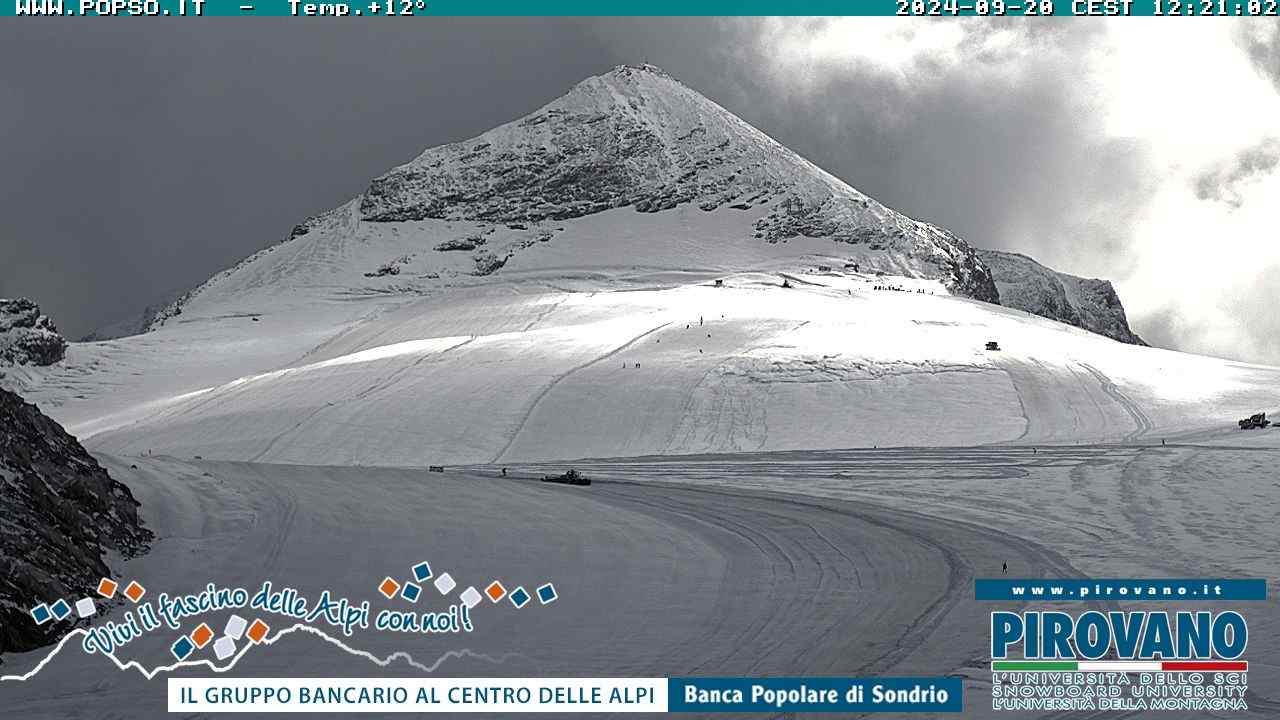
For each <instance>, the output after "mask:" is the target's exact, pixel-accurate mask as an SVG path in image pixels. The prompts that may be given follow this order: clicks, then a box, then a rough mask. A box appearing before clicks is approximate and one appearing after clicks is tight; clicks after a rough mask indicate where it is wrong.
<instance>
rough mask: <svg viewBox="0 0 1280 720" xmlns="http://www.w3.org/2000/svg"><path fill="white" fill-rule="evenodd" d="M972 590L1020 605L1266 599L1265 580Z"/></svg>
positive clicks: (999, 583) (991, 585) (1009, 585)
mask: <svg viewBox="0 0 1280 720" xmlns="http://www.w3.org/2000/svg"><path fill="white" fill-rule="evenodd" d="M973 589H974V595H975V599H977V600H995V601H1000V600H1005V601H1008V600H1012V601H1023V602H1025V601H1033V600H1043V601H1060V600H1083V601H1085V602H1092V601H1100V600H1116V601H1131V602H1136V601H1142V602H1216V601H1219V600H1231V601H1235V600H1266V599H1267V581H1266V580H1263V579H1235V580H1227V579H1225V578H1200V579H1165V578H1161V579H1141V578H1108V579H1097V580H1094V579H1086V580H1054V579H1046V578H1010V579H1004V578H999V579H996V578H979V579H977V580H975V581H974V588H973Z"/></svg>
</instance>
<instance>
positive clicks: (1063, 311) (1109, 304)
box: [978, 250, 1146, 345]
mask: <svg viewBox="0 0 1280 720" xmlns="http://www.w3.org/2000/svg"><path fill="white" fill-rule="evenodd" d="M978 256H979V257H980V258H981V259H982V261H983V262H984V263H985V264H986V265H987V267H988V268H990V269H991V273H992V276H993V277H994V279H995V284H996V288H997V289H998V290H999V292H1000V301H999V302H1000V304H1001V305H1004V306H1006V307H1011V308H1017V309H1018V310H1023V311H1025V312H1029V313H1031V314H1033V315H1039V316H1040V317H1045V318H1049V319H1050V320H1057V321H1058V322H1064V323H1067V324H1068V325H1074V326H1076V327H1078V328H1083V329H1085V330H1088V331H1090V332H1094V333H1097V334H1099V335H1105V336H1106V337H1109V338H1111V339H1113V340H1119V341H1120V342H1123V343H1129V344H1131V345H1146V343H1145V342H1143V341H1142V338H1140V337H1138V335H1137V334H1136V333H1134V332H1133V330H1131V329H1130V328H1129V320H1128V318H1127V317H1126V316H1125V312H1124V306H1123V305H1121V304H1120V297H1119V296H1118V295H1116V291H1115V288H1114V287H1112V286H1111V283H1110V282H1108V281H1106V280H1093V279H1088V278H1080V277H1076V276H1075V275H1068V274H1066V273H1060V272H1058V271H1056V270H1053V269H1051V268H1047V267H1045V266H1044V265H1041V264H1040V263H1038V262H1036V261H1035V260H1032V259H1031V258H1029V257H1027V256H1026V255H1019V254H1018V253H1010V252H1001V251H999V250H979V251H978Z"/></svg>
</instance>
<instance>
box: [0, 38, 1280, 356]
mask: <svg viewBox="0 0 1280 720" xmlns="http://www.w3.org/2000/svg"><path fill="white" fill-rule="evenodd" d="M646 61H647V62H651V63H654V64H657V65H660V66H662V67H663V68H664V69H666V70H667V71H668V72H670V73H671V74H673V75H675V76H676V77H678V78H680V79H681V80H683V81H685V83H686V84H688V85H690V86H692V87H693V88H695V89H697V90H699V91H701V92H703V93H704V94H706V95H707V96H709V97H711V98H712V99H713V100H716V101H717V102H719V103H720V104H721V105H724V106H725V107H726V108H728V109H729V110H731V111H733V112H735V113H737V114H738V115H740V116H742V117H743V118H744V119H746V120H747V121H748V122H751V123H752V124H754V125H756V126H757V127H759V128H761V129H763V130H764V131H765V132H767V133H769V134H771V135H773V136H774V137H775V138H777V139H778V140H779V141H781V142H782V143H784V144H786V145H788V146H790V147H792V148H793V149H795V150H796V151H798V152H800V153H801V154H802V155H805V156H806V157H808V158H810V159H812V160H813V161H815V162H816V163H817V164H819V165H821V166H822V167H824V168H826V169H827V170H829V171H831V172H832V173H834V174H835V175H837V176H839V177H841V178H843V179H845V180H846V181H848V182H849V183H850V184H852V185H854V186H855V187H857V188H859V189H860V190H862V191H863V192H866V193H867V194H869V195H872V196H874V197H876V198H877V199H879V200H881V201H882V202H884V203H886V204H888V205H890V206H892V207H895V208H897V209H899V210H901V211H903V212H906V213H907V214H909V215H912V216H914V217H918V218H921V219H926V220H929V221H932V222H935V223H938V224H941V225H945V226H947V227H949V228H951V229H953V230H955V231H956V232H958V233H959V234H960V235H961V236H962V237H964V238H966V239H967V240H969V242H970V243H972V244H974V245H976V246H982V247H993V248H1002V249H1010V250H1017V251H1020V252H1025V253H1028V254H1030V255H1032V256H1034V257H1035V258H1037V259H1038V260H1040V261H1041V262H1044V263H1045V264H1048V265H1050V266H1053V267H1055V268H1057V269H1060V270H1064V271H1067V272H1073V273H1076V274H1082V275H1089V276H1095V277H1106V278H1109V279H1112V280H1113V281H1114V282H1115V283H1116V285H1117V287H1118V289H1119V291H1120V294H1121V298H1122V300H1123V301H1124V304H1125V307H1126V308H1127V309H1128V310H1129V314H1130V318H1131V320H1132V324H1133V325H1134V327H1135V329H1136V330H1137V331H1138V332H1139V333H1140V334H1142V335H1143V336H1144V337H1146V338H1147V339H1148V340H1149V341H1151V342H1153V343H1155V344H1159V345H1164V346H1169V347H1176V348H1179V349H1185V350H1190V351H1195V352H1204V353H1208V354H1214V355H1220V356H1226V357H1234V358H1241V359H1247V360H1253V361H1260V362H1270V363H1275V364H1280V237H1277V235H1278V231H1277V227H1280V225H1278V222H1280V21H1277V20H1274V19H1267V20H1252V21H1243V22H1234V21H1224V22H1218V21H1213V20H1199V19H1198V20H1194V21H1190V20H1188V21H1184V22H1171V21H1170V19H1168V18H1153V19H1126V20H1121V21H1118V22H1106V21H1101V20H1067V19H1062V20H1057V21H1044V20H1041V21H1037V22H1026V21H1012V22H1002V23H993V22H986V21H981V20H973V21H967V20H956V19H948V20H943V21H941V22H928V21H924V22H918V21H913V20H900V19H893V18H848V19H836V20H821V19H785V20H776V19H739V18H729V19H665V18H663V19H607V20H606V19H428V18H423V19H417V20H414V21H411V22H385V21H381V20H369V21H360V20H353V19H346V20H341V21H333V22H315V21H307V22H299V21H296V20H288V19H275V20H272V19H261V20H254V21H251V22H217V21H210V22H194V23H193V22H190V21H180V20H177V21H173V22H146V23H71V24H68V25H60V24H55V23H12V22H10V23H5V24H4V25H3V27H2V28H0V63H3V65H2V66H3V67H6V68H9V69H10V71H7V72H5V73H4V74H3V76H0V109H2V110H3V112H0V203H3V207H2V208H0V297H6V296H14V295H26V296H29V297H32V298H34V299H36V300H37V301H38V302H39V303H40V304H41V305H42V306H43V307H44V308H45V309H46V311H47V312H49V313H50V314H51V315H52V316H53V317H54V319H55V321H56V322H57V323H58V324H59V325H60V326H61V327H62V329H63V330H64V331H65V332H66V334H67V335H69V336H72V337H78V336H80V335H83V334H84V333H86V332H89V331H90V330H92V329H94V328H96V327H99V326H101V325H103V324H106V323H108V322H111V321H115V320H119V319H121V318H123V317H126V316H129V315H132V314H136V313H137V312H138V311H140V310H141V309H142V307H143V306H145V305H147V304H149V303H154V302H158V301H161V300H165V299H167V298H168V297H169V296H171V295H172V294H174V293H176V292H179V291H181V290H184V289H187V288H189V287H191V286H194V285H196V284H198V283H200V282H202V281H203V280H204V279H206V278H207V277H208V276H210V275H211V274H213V273H214V272H216V271H217V270H219V269H221V268H223V267H226V266H228V265H230V264H232V263H234V262H235V261H236V260H238V259H239V258H241V257H243V256H245V255H247V254H249V253H251V252H253V251H255V250H257V249H259V248H261V247H263V246H265V245H268V244H270V243H272V242H274V241H276V240H278V239H280V238H281V237H283V236H284V235H285V234H286V233H287V232H288V229H289V228H290V227H292V225H293V224H294V223H296V222H297V221H299V220H301V219H302V218H305V217H307V216H309V215H312V214H314V213H316V212H319V211H322V210H326V209H328V208H331V207H333V206H335V205H338V204H340V203H341V202H343V201H345V200H346V199H348V198H350V197H352V196H354V195H356V194H358V193H359V192H361V191H362V190H363V189H364V188H365V187H366V185H367V183H368V181H369V179H371V178H372V177H374V176H376V175H379V174H381V173H382V172H384V171H385V170H387V169H389V168H390V167H392V166H394V165H397V164H399V163H401V162H404V161H406V160H408V159H410V158H412V157H413V156H415V155H417V154H418V153H419V152H420V151H421V150H423V149H424V148H426V147H430V146H433V145H437V144H440V143H444V142H449V141H454V140H461V139H465V138H467V137H470V136H473V135H476V134H479V133H480V132H482V131H484V130H486V129H488V128H490V127H492V126H494V125H497V124H499V123H501V122H505V121H507V120H510V119H513V118H515V117H518V116H520V115H523V114H525V113H527V112H529V111H530V110H532V109H534V108H536V107H537V106H539V105H541V104H543V103H544V102H546V101H549V100H551V99H552V98H554V97H556V96H558V95H560V94H562V93H563V92H565V91H566V90H567V89H568V88H569V87H571V86H572V85H573V84H574V83H576V82H577V81H579V80H581V79H582V78H584V77H586V76H587V75H591V74H597V73H600V72H604V71H606V70H607V69H609V68H610V67H611V66H613V65H615V64H618V63H622V62H646Z"/></svg>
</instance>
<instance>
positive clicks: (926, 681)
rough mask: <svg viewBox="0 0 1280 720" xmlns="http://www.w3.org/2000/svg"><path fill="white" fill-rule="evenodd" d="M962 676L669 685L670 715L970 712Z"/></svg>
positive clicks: (706, 680)
mask: <svg viewBox="0 0 1280 720" xmlns="http://www.w3.org/2000/svg"><path fill="white" fill-rule="evenodd" d="M963 693H964V686H963V684H962V683H961V679H960V678H957V677H885V678H839V677H806V678H744V677H685V678H669V679H668V680H667V709H668V711H669V712H739V713H742V712H759V713H791V712H817V713H822V712H839V713H868V712H897V713H910V712H931V713H940V712H942V713H949V712H957V713H958V712H961V711H963V710H964V698H963Z"/></svg>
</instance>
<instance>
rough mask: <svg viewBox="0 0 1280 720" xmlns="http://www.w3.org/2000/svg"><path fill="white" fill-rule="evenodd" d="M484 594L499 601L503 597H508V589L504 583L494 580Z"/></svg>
mask: <svg viewBox="0 0 1280 720" xmlns="http://www.w3.org/2000/svg"><path fill="white" fill-rule="evenodd" d="M484 594H485V595H488V596H489V599H490V600H492V601H494V602H498V601H499V600H501V599H502V598H504V597H506V595H507V589H506V588H504V587H502V583H500V582H498V581H497V580H494V581H493V582H491V583H489V587H487V588H485V589H484Z"/></svg>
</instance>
